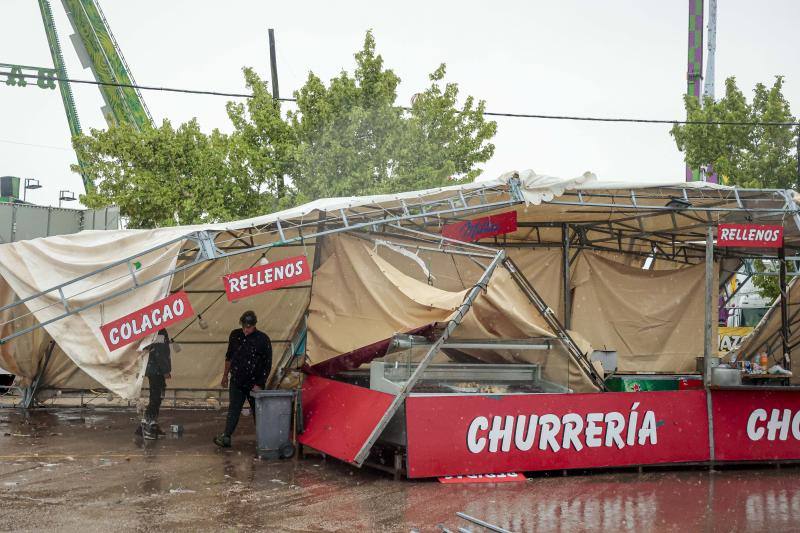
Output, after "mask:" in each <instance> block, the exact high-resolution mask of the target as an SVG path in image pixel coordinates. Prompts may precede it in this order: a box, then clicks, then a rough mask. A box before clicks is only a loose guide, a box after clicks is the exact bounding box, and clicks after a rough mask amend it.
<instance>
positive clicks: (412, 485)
mask: <svg viewBox="0 0 800 533" xmlns="http://www.w3.org/2000/svg"><path fill="white" fill-rule="evenodd" d="M223 416H224V413H222V412H219V411H190V410H170V411H166V412H165V413H163V415H162V423H163V424H164V425H167V426H168V425H169V424H170V423H180V424H183V426H184V428H185V431H184V433H183V434H182V435H181V436H179V437H178V436H174V435H168V436H167V437H166V438H163V439H160V440H158V441H155V442H148V443H144V442H143V441H142V440H141V439H138V438H136V437H135V436H134V434H133V430H134V418H135V412H134V411H133V410H112V409H94V410H89V409H82V410H78V409H54V410H36V411H32V412H30V413H26V412H24V411H21V410H16V409H0V529H2V530H15V531H45V530H47V531H52V530H59V531H110V530H125V531H154V530H162V531H167V530H191V531H239V530H241V531H294V532H299V531H413V530H417V531H442V526H444V527H446V528H448V529H449V530H452V531H457V529H458V528H459V527H464V528H467V529H468V530H470V531H474V532H477V531H483V530H482V529H481V528H480V527H478V526H473V525H470V524H468V523H467V522H465V521H464V520H462V519H460V518H458V517H456V515H455V513H456V512H457V511H463V512H465V513H467V514H469V515H472V516H475V517H478V518H481V519H483V520H486V521H488V522H490V523H493V524H497V525H500V526H502V527H505V528H507V529H509V530H511V531H588V530H597V529H603V530H621V531H643V530H644V531H654V530H655V531H681V532H682V533H683V532H686V531H732V530H741V531H763V530H767V529H773V530H780V531H789V530H798V529H800V471H798V470H797V469H794V468H792V469H786V468H784V469H774V468H768V469H750V470H741V469H738V470H727V471H721V472H720V471H718V472H709V471H707V470H696V471H671V472H665V471H659V472H646V473H644V474H638V473H634V472H615V473H604V474H598V473H594V474H591V475H570V476H567V477H562V476H561V475H549V476H546V475H538V476H535V477H531V479H528V480H527V481H525V482H522V483H508V484H471V485H443V484H440V483H438V482H437V481H435V480H430V481H394V480H392V479H391V478H390V477H389V476H388V475H386V474H384V473H381V472H377V471H374V470H369V469H361V470H360V469H357V468H353V467H350V466H348V465H345V464H343V463H341V462H339V461H336V460H333V459H328V460H322V459H321V458H320V457H308V458H305V459H299V460H294V459H292V460H286V461H262V460H259V459H257V458H255V456H254V449H255V438H254V431H253V423H252V421H251V419H246V418H244V417H243V419H242V422H241V424H240V430H239V432H238V433H237V435H236V438H235V440H234V445H233V448H232V449H230V450H218V449H216V448H215V446H214V445H213V444H212V443H211V438H212V436H213V435H214V434H215V433H216V432H218V431H219V430H220V428H221V427H222V425H223Z"/></svg>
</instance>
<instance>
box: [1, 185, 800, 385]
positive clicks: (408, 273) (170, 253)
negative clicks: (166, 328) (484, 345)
mask: <svg viewBox="0 0 800 533" xmlns="http://www.w3.org/2000/svg"><path fill="white" fill-rule="evenodd" d="M511 211H513V212H514V213H515V220H516V226H515V228H516V229H514V230H513V231H509V232H505V233H502V234H496V235H492V236H488V237H485V238H482V239H480V240H479V243H480V244H481V245H482V246H484V247H491V248H494V249H503V250H505V251H506V253H507V255H508V256H509V257H511V258H512V259H513V261H514V262H515V263H516V264H517V265H518V266H519V268H520V270H521V271H522V273H523V274H524V277H525V278H527V280H528V281H529V282H530V284H531V285H532V286H534V287H535V288H536V290H537V291H538V293H539V294H540V295H541V297H542V299H543V300H544V302H545V303H546V304H547V306H548V307H549V309H550V310H551V311H552V312H553V314H554V316H556V317H558V319H559V320H561V322H562V323H563V324H564V326H565V327H566V328H567V329H568V330H570V331H574V332H575V335H574V337H575V339H576V342H577V341H578V339H581V338H584V339H585V340H586V341H587V343H588V344H590V345H592V346H593V347H595V348H602V349H609V350H615V351H617V353H618V355H619V366H620V369H621V370H629V371H645V370H646V371H667V372H682V371H686V370H687V369H688V368H689V367H690V365H691V363H690V362H691V361H692V360H693V358H694V357H697V356H699V355H702V353H703V350H704V346H703V339H704V330H703V328H704V321H703V312H704V303H703V298H702V290H701V288H702V287H703V286H705V284H707V283H708V282H709V281H708V279H707V273H708V272H707V270H704V268H703V266H702V263H704V261H705V254H706V249H705V243H704V242H703V241H704V240H705V237H706V235H705V234H706V229H707V227H708V226H713V225H716V224H718V223H720V222H730V221H733V222H735V221H741V220H748V219H753V220H758V221H760V222H764V223H777V224H784V221H786V222H787V224H784V227H785V234H784V241H785V245H786V246H787V248H789V249H792V248H796V247H797V246H798V242H800V231H798V228H797V226H796V225H795V224H794V220H793V218H792V217H791V216H790V217H789V218H788V219H787V215H795V214H796V211H797V208H796V205H795V203H794V201H793V200H792V197H791V193H790V192H787V191H776V190H769V191H750V190H741V189H734V188H730V187H724V186H718V185H711V184H702V183H686V184H683V183H682V184H666V185H649V186H632V185H630V184H620V183H601V182H597V181H595V180H594V179H593V177H592V176H590V175H585V176H582V177H580V178H578V179H576V180H558V179H555V178H550V177H547V176H540V175H537V174H535V173H533V172H530V171H529V172H523V173H519V174H513V175H506V176H503V177H501V178H500V179H498V180H494V181H488V182H478V183H471V184H466V185H456V186H452V187H446V188H439V189H432V190H427V191H415V192H409V193H402V194H394V195H381V196H372V197H362V198H340V199H326V200H318V201H316V202H312V203H310V204H306V205H304V206H300V207H297V208H294V209H291V210H287V211H283V212H279V213H274V214H271V215H267V216H263V217H257V218H254V219H248V220H242V221H236V222H231V223H224V224H206V225H199V226H188V227H177V228H164V229H158V230H119V231H106V232H83V233H80V234H76V235H68V236H63V237H52V238H46V239H35V240H32V241H24V242H19V243H12V244H4V245H0V278H2V279H1V280H0V298H2V303H1V304H0V324H2V330H1V331H2V339H0V366H2V367H3V368H6V369H8V370H10V371H12V372H14V373H15V374H16V375H17V376H18V380H19V382H20V384H22V385H26V384H29V383H30V382H31V381H32V380H34V378H35V377H36V376H37V375H39V377H40V378H41V381H42V383H43V384H44V385H46V386H49V387H58V388H89V387H101V388H106V389H109V390H111V391H113V392H115V393H117V394H119V395H121V396H123V397H127V398H131V397H135V396H137V395H138V393H139V388H140V386H141V382H142V373H143V369H144V364H145V361H146V357H145V356H144V354H145V353H146V352H144V351H142V349H143V348H144V347H145V346H146V345H147V344H148V343H149V342H150V340H151V338H150V337H147V338H143V339H141V340H140V341H139V342H137V343H132V344H129V345H127V346H125V347H123V348H119V349H116V350H110V349H109V348H108V346H107V345H106V343H105V341H104V338H103V335H102V334H101V327H102V326H103V325H104V324H108V323H109V322H111V321H113V320H115V319H118V318H119V317H123V316H125V315H127V314H129V313H131V312H134V311H136V310H137V309H140V308H142V307H145V306H147V305H148V304H150V303H152V302H154V301H156V300H158V299H160V298H164V297H166V296H168V295H169V294H170V293H173V294H174V293H178V292H179V291H183V292H184V293H186V294H187V295H188V298H189V301H190V302H191V306H192V308H193V309H194V312H195V316H193V317H192V318H191V319H189V320H186V321H184V322H181V323H180V324H176V325H175V326H174V327H172V328H170V334H171V335H172V337H173V339H174V340H175V341H176V342H177V343H179V344H180V345H181V346H182V347H183V350H182V351H181V352H180V353H175V354H173V359H174V372H173V375H174V376H175V377H174V380H172V381H171V383H170V387H174V388H190V389H215V388H217V386H218V383H219V381H220V378H221V373H222V367H223V355H224V351H225V345H226V342H227V338H228V333H229V331H230V330H231V329H234V328H235V327H237V319H238V316H239V315H240V314H241V312H242V311H244V310H245V309H253V310H255V311H256V313H257V314H258V315H259V318H260V320H259V327H260V328H261V329H262V330H264V331H266V332H267V333H268V334H269V335H270V337H271V338H272V340H273V344H274V346H275V349H274V351H275V354H276V356H275V357H274V361H275V363H276V364H277V363H278V362H279V361H280V360H281V359H282V358H281V357H280V355H281V354H285V353H289V352H294V351H295V350H296V349H298V345H299V344H300V343H299V340H300V338H301V337H302V335H301V334H302V333H303V332H305V320H306V315H308V343H307V355H308V357H309V360H310V361H312V362H319V361H322V360H325V359H326V358H330V357H335V356H337V355H339V354H341V353H344V352H347V351H348V350H352V349H354V348H358V347H359V346H364V345H366V344H369V343H370V342H374V341H375V340H378V339H382V338H386V337H389V336H391V335H392V334H394V333H397V332H401V331H407V330H410V329H414V328H417V327H420V326H424V325H426V324H430V323H432V322H437V321H442V320H447V319H448V317H449V316H451V314H452V312H453V306H454V305H457V303H456V302H457V300H458V298H459V295H461V296H463V291H465V290H467V289H468V288H470V287H471V284H472V283H474V282H475V280H476V279H477V278H478V277H480V274H481V272H482V271H483V269H484V267H485V265H480V264H476V263H475V262H474V261H473V260H472V259H470V258H468V257H466V256H463V255H459V254H458V253H455V252H456V251H457V250H456V248H455V247H454V245H453V243H452V242H451V241H447V240H445V239H441V237H440V238H439V239H440V241H439V243H438V245H436V246H432V245H431V240H430V238H431V236H435V235H439V234H441V233H442V232H443V228H445V227H446V226H448V224H453V223H458V222H459V221H462V222H463V221H468V220H470V219H471V218H474V217H476V216H485V215H493V214H498V213H510V212H511ZM413 232H418V233H420V234H422V235H425V239H427V240H425V241H424V245H423V244H421V243H418V244H420V245H419V247H418V249H415V248H414V246H413V244H414V242H415V237H414V235H415V234H414V233H413ZM345 234H351V235H358V236H360V237H366V238H367V239H368V240H367V241H361V242H356V240H355V239H356V237H344V236H341V237H340V236H339V235H345ZM419 239H422V237H419ZM295 256H305V257H306V258H307V260H308V264H309V265H311V266H312V268H313V269H314V270H315V272H314V277H313V279H312V280H310V281H308V282H303V283H300V284H297V285H292V286H287V287H282V288H280V289H276V290H271V291H269V292H263V293H261V294H258V295H256V296H252V297H250V298H242V299H238V300H237V299H233V301H231V300H230V299H229V298H227V295H226V291H225V287H224V284H223V281H222V277H223V276H225V275H228V274H231V273H234V272H240V271H243V270H246V269H248V268H250V267H253V266H255V265H258V264H260V263H264V262H275V261H279V260H281V259H284V258H289V257H295ZM746 256H747V254H746V253H745V252H743V251H741V250H735V249H728V250H726V251H725V252H723V253H720V252H717V253H716V254H715V261H716V262H715V265H716V266H715V267H714V269H713V270H714V275H713V276H712V280H711V283H713V284H714V285H715V286H717V285H718V284H722V283H724V280H725V279H727V277H728V276H730V274H731V272H732V271H733V270H735V269H736V267H737V265H738V263H737V261H739V260H740V259H741V258H742V257H746ZM504 275H505V274H504V271H503V270H502V269H500V270H497V271H496V272H495V274H494V276H493V278H492V284H491V287H492V290H491V291H490V292H491V293H492V294H494V291H495V290H496V291H498V294H499V295H500V296H497V297H494V296H490V295H489V293H487V294H486V295H484V296H482V297H481V298H480V299H478V300H477V301H476V305H475V306H474V309H472V310H471V314H470V315H468V316H467V317H466V318H465V321H464V324H463V328H464V331H472V332H475V334H478V333H480V334H481V335H483V336H486V337H489V338H501V337H506V338H508V337H519V336H523V337H530V336H546V335H553V332H552V330H549V331H548V330H547V329H546V328H543V327H542V324H543V323H542V321H541V317H539V316H537V315H536V313H533V312H530V311H525V312H524V313H523V312H522V311H521V309H523V302H522V301H521V300H520V304H519V305H517V304H514V305H512V306H509V305H507V304H508V302H511V301H514V298H517V297H519V294H518V293H516V292H513V291H512V287H513V284H512V283H510V282H508V280H505V281H504V280H503V276H504ZM347 276H349V278H347ZM717 276H718V277H719V282H717V281H716V277H717ZM334 289H335V291H334ZM329 291H333V292H329ZM512 293H513V294H512ZM345 297H346V298H345ZM715 301H716V299H715ZM524 305H528V304H527V303H526V304H524ZM345 332H350V333H347V334H345ZM459 334H460V330H459ZM51 339H52V341H54V343H55V346H54V349H53V350H52V354H51V357H50V360H49V364H48V365H47V367H46V368H45V367H44V365H43V359H44V355H45V353H46V352H47V350H48V348H49V346H50V340H51ZM581 344H582V343H581ZM300 348H302V346H300ZM584 351H586V350H584ZM43 369H44V370H43Z"/></svg>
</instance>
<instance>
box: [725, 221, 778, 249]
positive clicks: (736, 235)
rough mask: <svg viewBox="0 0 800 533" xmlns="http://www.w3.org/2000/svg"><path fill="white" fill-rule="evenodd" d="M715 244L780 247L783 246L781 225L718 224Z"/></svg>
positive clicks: (744, 246) (745, 246)
mask: <svg viewBox="0 0 800 533" xmlns="http://www.w3.org/2000/svg"><path fill="white" fill-rule="evenodd" d="M717 246H739V247H743V248H780V247H781V246H783V226H764V225H759V224H720V225H719V232H718V233H717Z"/></svg>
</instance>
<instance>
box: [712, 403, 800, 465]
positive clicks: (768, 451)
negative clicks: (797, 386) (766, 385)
mask: <svg viewBox="0 0 800 533" xmlns="http://www.w3.org/2000/svg"><path fill="white" fill-rule="evenodd" d="M711 401H712V404H711V405H712V412H713V414H714V454H715V459H716V460H717V461H766V460H775V459H800V392H797V391H772V390H769V391H755V390H715V391H712V393H711Z"/></svg>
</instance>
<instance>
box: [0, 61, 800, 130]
mask: <svg viewBox="0 0 800 533" xmlns="http://www.w3.org/2000/svg"><path fill="white" fill-rule="evenodd" d="M1 74H6V75H10V74H11V73H10V72H0V75H1ZM14 75H15V76H16V77H23V78H31V79H47V80H54V81H60V82H67V83H78V84H85V85H102V86H107V87H122V88H130V89H139V90H142V91H161V92H170V93H182V94H198V95H206V96H226V97H228V98H252V97H253V95H252V94H248V93H233V92H222V91H207V90H201V89H179V88H175V87H155V86H150V85H138V84H128V83H113V82H104V81H96V80H77V79H72V78H58V77H47V76H39V75H37V74H14ZM277 100H279V101H281V102H297V100H296V99H295V98H277ZM401 109H404V110H406V111H409V110H410V109H411V108H409V107H402V106H401ZM483 114H484V115H485V116H488V117H505V118H532V119H543V120H572V121H581V122H617V123H630V124H671V125H675V124H681V125H695V126H777V127H794V126H800V122H752V121H733V120H712V121H697V120H670V119H648V118H624V117H587V116H577V115H545V114H534V113H500V112H493V111H484V112H483Z"/></svg>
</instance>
